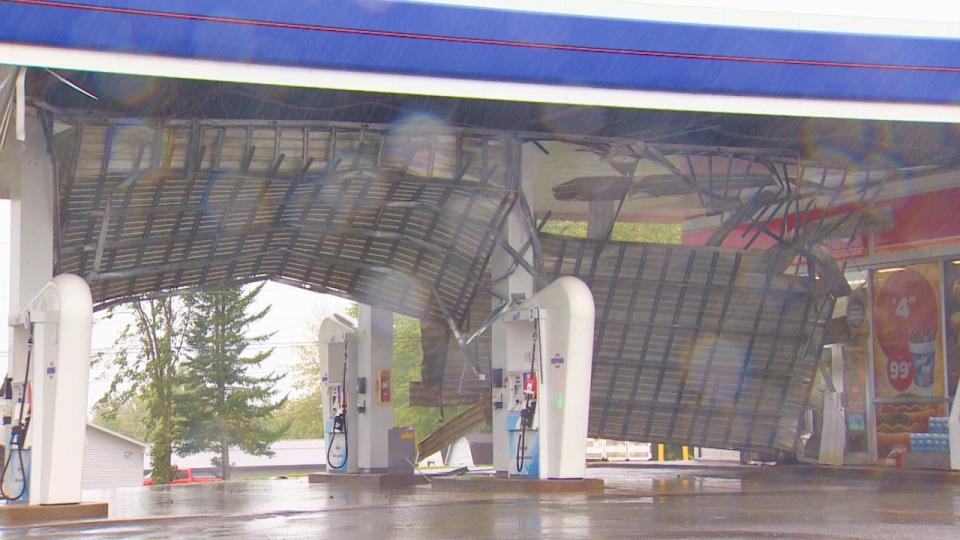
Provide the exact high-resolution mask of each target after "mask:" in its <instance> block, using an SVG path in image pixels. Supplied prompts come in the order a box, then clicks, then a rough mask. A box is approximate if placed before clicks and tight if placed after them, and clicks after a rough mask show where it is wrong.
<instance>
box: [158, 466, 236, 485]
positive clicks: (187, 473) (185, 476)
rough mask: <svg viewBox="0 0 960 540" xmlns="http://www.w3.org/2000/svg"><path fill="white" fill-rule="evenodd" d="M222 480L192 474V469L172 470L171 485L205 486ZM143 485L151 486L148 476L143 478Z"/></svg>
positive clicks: (206, 475)
mask: <svg viewBox="0 0 960 540" xmlns="http://www.w3.org/2000/svg"><path fill="white" fill-rule="evenodd" d="M221 481H223V478H220V477H219V476H217V475H215V474H212V473H194V472H193V469H181V468H179V467H174V468H173V480H171V481H170V483H171V484H207V483H210V482H221ZM143 485H145V486H152V485H153V479H152V478H150V475H149V474H148V475H147V476H144V477H143Z"/></svg>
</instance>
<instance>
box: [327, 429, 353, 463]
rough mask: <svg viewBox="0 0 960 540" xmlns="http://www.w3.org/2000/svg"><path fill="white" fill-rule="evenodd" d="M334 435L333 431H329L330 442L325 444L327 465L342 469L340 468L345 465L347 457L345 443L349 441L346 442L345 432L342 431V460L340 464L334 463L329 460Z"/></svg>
mask: <svg viewBox="0 0 960 540" xmlns="http://www.w3.org/2000/svg"><path fill="white" fill-rule="evenodd" d="M334 437H336V434H335V433H330V444H328V445H327V466H329V467H330V468H331V469H336V470H338V471H339V470H340V469H342V468H344V467H346V466H347V457H348V456H347V448H348V447H347V444H349V443H348V442H347V433H346V432H344V433H343V461H341V462H340V465H334V464H333V463H331V462H330V452H331V450H333V439H334Z"/></svg>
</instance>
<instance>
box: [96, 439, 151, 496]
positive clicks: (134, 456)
mask: <svg viewBox="0 0 960 540" xmlns="http://www.w3.org/2000/svg"><path fill="white" fill-rule="evenodd" d="M83 449H84V451H83V474H82V478H83V488H84V489H90V488H115V487H130V486H141V485H143V454H144V451H145V450H146V445H145V444H143V443H142V442H140V441H138V440H136V439H132V438H130V437H127V436H126V435H121V434H119V433H116V432H114V431H110V430H109V429H106V428H102V427H100V426H95V425H93V424H87V431H86V441H85V442H84V445H83Z"/></svg>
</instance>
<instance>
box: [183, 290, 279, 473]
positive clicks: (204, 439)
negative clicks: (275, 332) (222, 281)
mask: <svg viewBox="0 0 960 540" xmlns="http://www.w3.org/2000/svg"><path fill="white" fill-rule="evenodd" d="M262 288H263V284H260V285H258V286H256V287H253V288H248V289H246V290H244V289H243V288H242V287H235V288H230V289H223V290H217V291H211V292H201V293H197V294H193V295H190V296H188V297H186V299H185V301H186V303H187V305H189V306H190V308H191V310H192V312H193V317H191V318H190V323H189V325H188V330H187V344H188V345H189V349H190V353H189V354H188V356H187V358H186V359H185V360H184V363H183V368H184V369H183V370H182V371H183V373H182V375H183V378H182V380H183V395H182V398H181V399H180V400H178V402H179V407H180V409H179V410H180V417H181V418H182V419H183V420H182V422H183V423H182V430H183V440H182V442H181V443H180V445H179V447H178V449H177V450H178V453H179V454H180V455H187V454H193V453H197V452H203V451H212V452H214V453H215V454H216V455H217V457H215V458H214V459H213V465H215V466H218V467H220V469H221V471H222V473H223V479H224V480H229V479H230V447H231V446H239V447H240V448H242V449H243V450H244V451H245V452H247V453H249V454H253V455H273V452H272V451H271V450H270V445H271V444H273V442H274V441H276V440H277V439H278V438H280V436H281V435H283V432H284V431H286V427H285V426H283V425H281V426H277V427H271V426H269V425H268V421H269V419H270V418H271V417H272V416H273V414H274V413H275V411H277V410H279V409H281V408H282V407H283V406H284V404H285V403H286V398H285V397H284V398H282V399H279V400H277V399H276V398H277V393H278V392H277V390H276V388H275V386H276V383H277V382H278V381H279V380H280V379H281V378H282V377H281V376H280V375H277V374H275V373H269V374H267V375H260V376H258V375H255V374H254V373H253V371H254V370H256V369H257V368H259V367H260V365H261V364H262V363H263V361H264V360H266V359H267V358H269V357H270V354H271V353H272V352H273V350H272V349H268V350H264V351H262V352H259V353H255V354H250V355H245V353H246V351H247V348H248V347H249V346H250V345H252V344H258V343H263V342H265V341H267V340H268V339H269V338H270V335H260V336H248V335H247V331H248V330H249V327H250V325H251V324H253V323H255V322H256V321H259V320H260V319H262V318H263V317H264V316H266V314H267V312H268V311H269V310H270V308H269V307H266V308H264V309H261V310H259V311H255V312H252V313H251V312H250V310H251V308H252V305H253V303H254V301H255V299H256V297H257V295H258V294H259V293H260V291H261V289H262Z"/></svg>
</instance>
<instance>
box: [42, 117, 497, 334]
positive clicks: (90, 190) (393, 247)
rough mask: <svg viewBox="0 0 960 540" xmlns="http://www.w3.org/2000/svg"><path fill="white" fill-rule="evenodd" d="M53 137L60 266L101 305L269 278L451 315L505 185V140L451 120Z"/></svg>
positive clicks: (479, 257) (458, 312)
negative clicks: (467, 130) (393, 128)
mask: <svg viewBox="0 0 960 540" xmlns="http://www.w3.org/2000/svg"><path fill="white" fill-rule="evenodd" d="M54 148H55V151H56V155H57V163H58V176H59V179H60V201H59V202H60V208H59V210H60V212H59V213H60V235H59V239H58V269H57V271H58V272H75V273H78V274H80V275H83V276H85V277H86V278H87V280H88V281H89V282H90V283H91V288H92V290H93V293H94V298H95V301H96V303H97V304H98V305H99V306H100V307H103V306H106V305H110V304H114V303H118V302H123V301H127V300H131V299H135V298H142V297H144V296H149V295H154V294H167V293H170V292H174V291H185V290H192V289H197V288H210V287H216V286H223V285H229V284H235V283H243V282H248V281H255V280H262V279H274V280H277V281H282V282H285V283H290V284H294V285H297V286H300V287H303V288H307V289H310V290H316V291H318V292H328V293H333V294H337V295H340V296H345V297H349V298H352V299H355V300H357V301H360V302H364V303H367V304H371V305H375V306H379V307H384V308H387V309H390V310H392V311H396V312H399V313H404V314H407V315H411V316H414V317H420V318H429V319H435V320H445V318H444V315H443V310H444V309H446V310H447V311H448V313H449V315H450V316H451V318H453V319H454V320H455V321H456V322H458V323H460V322H462V321H463V319H464V318H465V316H466V313H467V310H468V307H469V304H470V300H471V298H472V296H473V294H474V293H475V291H476V288H477V286H478V283H479V281H480V279H481V277H482V274H483V269H484V267H485V266H486V262H487V259H488V257H489V255H490V253H491V251H492V249H493V247H494V246H495V245H496V242H497V239H498V237H499V234H500V229H501V225H502V222H503V220H504V218H505V216H506V214H507V213H508V211H509V209H510V207H511V206H512V204H513V201H514V196H515V194H514V193H513V192H512V191H510V190H506V189H503V188H500V187H495V185H494V182H496V183H497V184H499V185H506V184H508V183H509V182H508V179H509V175H510V174H511V172H510V171H511V160H510V155H511V154H510V148H509V143H507V142H506V141H502V140H492V139H491V138H490V137H488V136H470V135H466V134H462V133H452V134H450V133H447V134H437V133H430V132H419V131H416V130H413V131H408V132H403V131H402V130H401V131H400V132H398V133H393V132H390V133H388V132H386V131H383V130H377V129H374V128H370V127H367V126H352V127H351V126H343V125H338V126H330V125H313V124H311V125H306V124H293V125H287V126H279V125H276V124H275V123H261V124H255V125H250V124H231V123H223V122H220V123H213V122H211V123H209V124H204V123H199V122H182V123H171V124H168V125H163V126H160V127H155V128H147V127H143V126H137V125H132V124H129V123H127V122H102V121H101V122H98V121H88V122H83V123H79V124H77V125H76V126H75V127H73V128H72V129H69V130H67V131H64V132H62V133H61V134H59V135H57V136H56V137H55V138H54ZM438 298H439V299H441V300H442V304H443V305H440V303H439V302H438Z"/></svg>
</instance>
